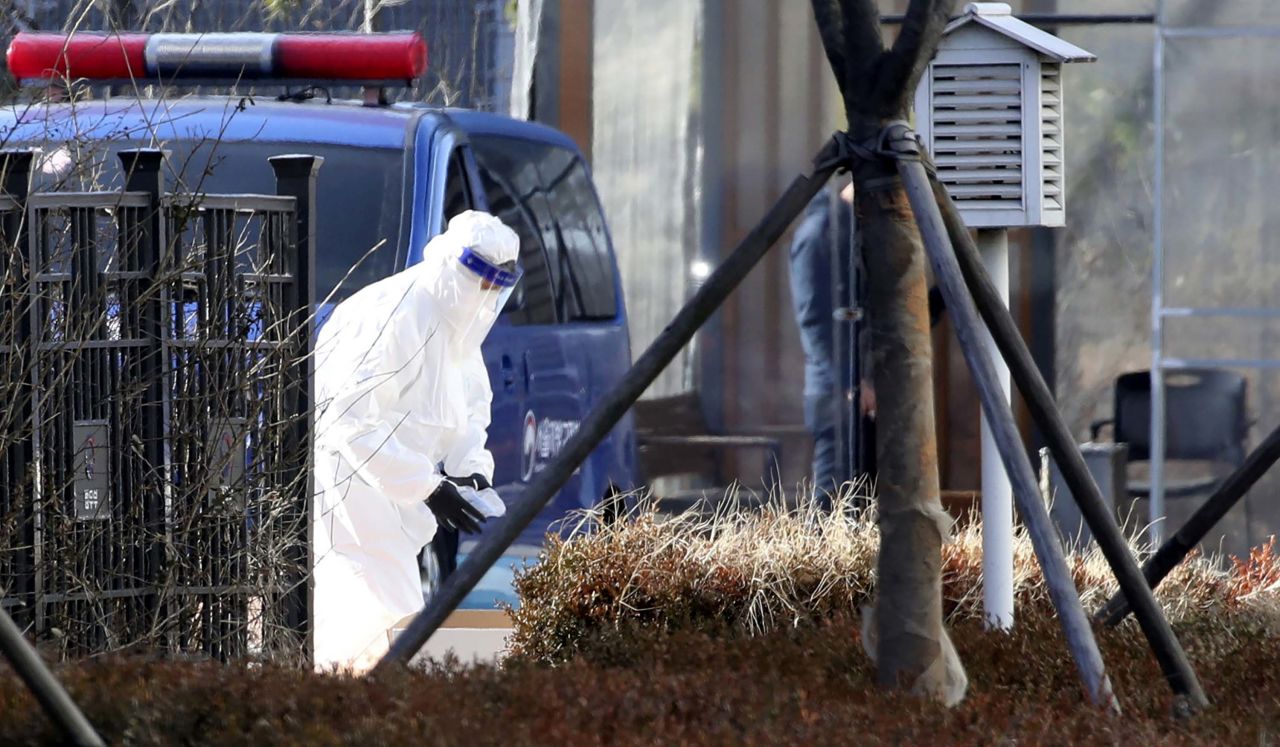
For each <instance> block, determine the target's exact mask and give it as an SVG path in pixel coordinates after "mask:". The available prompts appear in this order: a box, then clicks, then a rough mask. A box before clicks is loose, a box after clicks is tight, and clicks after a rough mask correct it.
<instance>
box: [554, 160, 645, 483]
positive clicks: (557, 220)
mask: <svg viewBox="0 0 1280 747" xmlns="http://www.w3.org/2000/svg"><path fill="white" fill-rule="evenodd" d="M538 169H539V172H540V175H541V178H542V183H543V186H544V188H545V190H546V196H547V205H548V207H549V208H550V210H551V214H552V216H553V217H554V222H553V224H552V225H551V226H550V229H551V230H550V231H549V232H546V233H544V241H545V242H546V243H547V244H549V245H554V246H555V247H556V250H555V251H553V252H552V256H554V257H556V258H557V259H558V261H559V266H560V272H559V278H560V282H561V286H562V289H563V292H562V294H561V296H562V297H561V311H560V313H561V316H562V318H563V319H564V320H565V324H564V325H563V326H562V330H561V333H560V338H561V341H562V344H563V345H564V346H565V348H566V349H567V350H568V351H569V352H570V364H571V366H572V367H573V369H574V370H575V371H576V372H577V375H578V378H577V381H576V385H577V386H578V387H579V390H578V393H577V395H576V396H575V400H576V404H577V407H578V408H579V412H580V413H581V415H580V416H579V417H585V416H586V414H587V413H588V412H590V410H591V409H592V408H593V407H594V406H595V403H596V401H597V400H598V399H600V398H601V397H602V396H603V395H604V394H605V393H606V392H608V391H609V390H610V389H612V388H613V386H614V385H615V384H616V383H617V382H618V380H619V379H621V378H622V376H623V375H624V374H625V373H626V372H627V370H628V368H629V367H630V365H631V350H630V338H629V335H628V331H627V327H626V317H625V314H624V313H623V310H622V293H621V287H620V283H619V279H618V274H617V266H616V264H615V262H614V259H613V251H612V247H611V246H610V242H609V234H608V231H607V229H606V227H605V219H604V213H603V211H602V210H601V207H600V201H599V199H598V198H597V196H596V193H595V189H594V187H592V184H591V177H590V174H589V172H588V171H587V166H586V163H585V162H584V161H583V160H582V157H581V156H580V155H578V154H577V153H575V152H574V151H571V150H569V149H567V148H560V147H547V148H546V150H545V152H544V153H543V155H542V157H541V158H540V159H539V160H538ZM630 430H631V428H630V422H629V421H626V422H624V423H623V424H621V425H620V426H619V427H618V428H617V429H615V431H614V432H613V433H612V434H611V435H610V437H609V438H608V439H607V440H606V441H605V442H604V443H603V444H602V445H601V446H600V447H598V448H597V449H596V450H595V451H594V452H593V453H592V455H591V457H590V458H589V459H588V460H587V462H586V463H585V464H584V465H583V468H582V470H581V480H580V481H579V483H578V484H577V485H576V486H575V487H576V489H577V490H578V503H579V505H581V506H584V507H586V506H594V505H596V504H597V503H598V502H599V501H600V500H601V499H603V498H605V497H606V495H607V493H608V492H609V491H610V490H611V489H612V488H613V487H618V488H621V489H623V490H626V489H630V487H631V477H632V472H633V469H634V465H633V464H631V463H630V460H629V458H628V452H629V447H630V444H629V443H625V441H626V438H625V434H626V433H630Z"/></svg>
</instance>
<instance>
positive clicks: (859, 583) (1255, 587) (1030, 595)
mask: <svg viewBox="0 0 1280 747" xmlns="http://www.w3.org/2000/svg"><path fill="white" fill-rule="evenodd" d="M856 497H857V496H855V495H853V494H849V495H845V496H843V497H842V499H841V500H840V501H839V505H838V506H837V510H836V511H833V512H831V513H824V512H822V511H820V510H818V509H817V507H816V506H815V505H814V504H813V502H812V501H803V502H802V503H801V505H800V506H799V507H795V508H787V507H784V506H781V505H778V504H777V503H774V504H770V505H766V506H765V507H764V508H763V509H762V510H760V511H758V512H733V511H718V512H714V513H712V514H711V515H709V516H707V515H698V514H685V515H682V516H677V517H673V518H668V517H664V516H662V515H660V514H659V513H657V511H656V510H655V507H654V505H653V503H651V502H642V503H641V506H640V507H639V508H638V509H637V510H636V511H635V512H634V513H633V514H632V515H631V516H630V517H628V519H627V520H626V521H622V522H617V523H614V524H605V523H603V522H601V521H600V520H599V517H598V516H597V515H595V514H591V513H587V514H584V515H583V516H581V517H580V518H579V521H580V523H581V529H583V530H584V531H583V532H581V533H579V534H578V535H577V536H575V537H574V538H573V539H569V540H560V539H555V540H553V541H551V543H550V544H549V546H548V548H547V549H546V551H545V552H544V554H543V557H542V559H541V562H540V563H538V564H536V565H532V566H530V567H527V568H525V569H524V570H523V571H521V572H520V573H519V574H518V576H517V580H516V588H517V590H518V592H519V593H520V596H521V599H522V606H521V607H520V608H519V609H517V610H513V611H512V614H513V616H514V619H515V633H514V636H513V638H512V643H511V653H512V654H513V655H514V656H516V657H518V658H522V659H530V660H534V661H541V662H545V663H556V662H560V661H564V660H566V659H567V658H570V657H572V656H573V655H574V654H575V653H577V652H578V651H579V646H578V642H580V641H584V640H589V639H595V638H597V637H598V636H599V635H600V634H602V633H607V631H608V630H609V629H610V628H614V629H617V628H619V627H620V626H623V625H629V624H632V623H638V624H642V625H645V626H649V627H652V628H655V629H657V630H663V631H673V630H679V629H686V628H688V629H693V630H710V629H713V628H721V627H726V626H727V627H728V628H730V629H734V630H738V631H741V632H744V633H747V634H752V635H759V634H764V633H769V632H772V631H778V630H785V629H790V628H797V627H803V626H811V625H814V624H816V623H819V622H822V621H826V620H830V619H833V618H835V617H840V616H856V615H857V612H858V610H859V609H860V608H861V606H862V605H863V604H865V603H866V602H868V601H869V600H870V599H871V596H872V594H873V593H874V589H875V563H876V554H877V551H878V547H879V532H878V530H877V529H876V526H875V515H874V513H873V512H870V511H863V512H858V511H855V510H854V509H853V508H852V507H853V506H854V505H856V504H857V500H856ZM733 503H734V501H732V500H730V501H726V504H729V505H732V504H733ZM1135 551H1136V549H1135ZM1069 562H1070V564H1071V567H1072V569H1073V571H1074V575H1075V580H1076V586H1077V588H1078V589H1079V590H1080V594H1081V597H1082V601H1083V603H1084V605H1085V608H1086V609H1096V608H1098V607H1099V606H1101V605H1102V603H1103V602H1104V601H1106V600H1107V599H1108V598H1110V597H1111V595H1112V594H1113V593H1114V592H1115V591H1116V584H1115V581H1114V579H1113V578H1112V577H1111V573H1110V570H1109V568H1108V566H1107V563H1106V561H1105V560H1104V559H1103V557H1102V555H1101V553H1100V552H1098V551H1097V550H1096V549H1095V550H1093V551H1090V552H1088V553H1085V554H1075V555H1071V556H1070V557H1069ZM1014 564H1015V566H1014V584H1015V587H1014V588H1015V593H1016V597H1017V607H1018V609H1019V614H1020V615H1051V614H1052V606H1051V603H1050V599H1049V595H1048V590H1047V588H1046V586H1045V583H1044V577H1043V575H1042V574H1041V572H1040V568H1039V565H1038V564H1037V562H1036V559H1035V554H1034V552H1033V550H1032V547H1031V542H1030V539H1029V538H1028V537H1027V534H1026V531H1025V530H1024V529H1022V528H1019V529H1018V531H1017V535H1016V536H1015V539H1014ZM1278 582H1280V559H1278V558H1277V556H1276V555H1275V548H1274V542H1273V543H1271V544H1269V545H1267V546H1265V547H1263V548H1260V549H1258V550H1256V551H1255V552H1254V554H1253V555H1252V556H1251V557H1250V558H1249V559H1248V560H1245V561H1235V563H1234V566H1233V567H1232V568H1230V569H1229V570H1220V564H1216V563H1214V562H1212V561H1211V560H1209V559H1206V558H1203V557H1199V556H1193V557H1192V558H1191V559H1189V560H1188V561H1187V562H1186V563H1184V564H1183V565H1182V566H1180V567H1179V568H1178V569H1177V570H1175V571H1174V572H1173V573H1172V574H1171V575H1170V576H1169V577H1168V578H1167V579H1166V580H1165V581H1164V583H1163V584H1161V586H1160V588H1159V590H1158V592H1157V598H1158V599H1159V601H1160V602H1161V604H1162V605H1163V607H1164V609H1165V613H1166V614H1167V615H1168V616H1169V618H1170V621H1171V622H1172V623H1174V624H1175V625H1179V626H1183V627H1202V626H1209V627H1218V628H1221V629H1224V630H1225V629H1227V628H1230V627H1238V626H1240V625H1242V624H1248V625H1250V626H1254V627H1256V626H1258V625H1261V626H1264V627H1266V628H1269V629H1280V625H1277V624H1276V621H1278V620H1280V602H1277V597H1280V585H1278ZM943 595H944V600H945V607H944V609H945V611H946V614H947V622H948V624H949V625H955V624H958V623H961V622H963V621H971V620H981V619H982V617H983V613H982V528H981V523H980V521H978V520H977V519H976V518H974V519H973V520H971V521H968V522H967V523H965V524H964V525H963V527H962V528H961V529H959V530H958V531H957V532H956V533H955V534H954V536H953V537H952V541H951V542H950V543H948V544H947V545H945V546H944V547H943Z"/></svg>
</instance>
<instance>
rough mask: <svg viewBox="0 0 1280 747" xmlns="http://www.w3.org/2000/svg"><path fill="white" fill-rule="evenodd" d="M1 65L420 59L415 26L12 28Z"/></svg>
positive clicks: (189, 73)
mask: <svg viewBox="0 0 1280 747" xmlns="http://www.w3.org/2000/svg"><path fill="white" fill-rule="evenodd" d="M8 62H9V72H10V73H12V74H13V76H14V77H15V78H17V79H18V80H20V81H23V82H49V81H52V80H64V79H72V80H74V79H85V80H93V81H129V80H139V81H142V82H150V81H154V80H156V79H160V80H164V81H171V80H206V81H207V80H232V81H234V80H239V79H246V80H295V81H296V80H307V81H349V82H356V81H359V82H362V83H372V82H389V81H405V82H407V81H411V80H413V79H414V78H417V77H419V76H421V75H422V73H423V71H424V70H425V69H426V66H427V45H426V42H424V41H423V40H422V36H421V35H420V34H418V33H417V32H412V33H410V32H403V33H389V34H341V33H337V34H253V33H243V34H85V33H77V34H70V35H65V34H45V33H32V32H26V31H23V32H20V33H18V34H17V35H16V36H14V37H13V41H12V42H11V43H10V44H9V52H8Z"/></svg>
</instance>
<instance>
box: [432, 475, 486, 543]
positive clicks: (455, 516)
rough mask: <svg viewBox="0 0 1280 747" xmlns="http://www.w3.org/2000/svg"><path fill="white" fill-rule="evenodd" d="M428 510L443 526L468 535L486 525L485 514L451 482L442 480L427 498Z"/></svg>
mask: <svg viewBox="0 0 1280 747" xmlns="http://www.w3.org/2000/svg"><path fill="white" fill-rule="evenodd" d="M427 508H429V509H431V513H433V514H435V515H436V519H438V520H439V521H440V523H441V524H443V525H444V526H446V527H448V528H450V529H457V530H458V531H460V532H466V533H467V534H476V533H478V532H479V531H480V525H481V524H482V523H484V520H485V517H484V514H482V513H480V511H479V510H477V509H476V508H475V507H474V506H472V505H471V504H470V503H468V502H467V499H466V498H463V497H462V496H461V495H460V494H459V493H458V486H457V485H455V484H453V483H452V482H450V481H449V480H441V481H440V487H438V488H436V492H434V493H432V494H431V496H430V497H429V498H427Z"/></svg>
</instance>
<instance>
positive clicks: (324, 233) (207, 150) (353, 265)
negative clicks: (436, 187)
mask: <svg viewBox="0 0 1280 747" xmlns="http://www.w3.org/2000/svg"><path fill="white" fill-rule="evenodd" d="M48 147H49V146H47V145H46V146H45V148H46V152H48V150H47V149H48ZM130 147H138V145H137V144H135V143H125V142H114V143H111V144H110V145H109V146H108V147H106V148H95V149H94V151H95V153H94V155H93V156H92V157H86V156H85V155H84V154H83V151H81V153H80V154H79V155H76V156H74V157H72V158H71V160H72V161H74V162H75V163H76V164H77V165H76V166H73V167H71V168H70V170H69V172H63V173H50V171H51V169H48V168H43V169H39V170H37V174H38V176H37V189H43V190H49V189H58V190H86V189H119V188H120V187H121V185H122V177H121V174H120V168H119V160H118V159H117V156H116V153H117V152H118V151H120V150H122V149H124V148H130ZM162 147H163V148H164V149H165V150H167V151H169V157H168V158H167V159H166V162H167V165H168V170H167V172H166V174H165V184H166V185H167V188H168V189H169V190H170V191H174V192H180V193H187V194H192V193H203V194H275V191H276V183H275V176H274V173H273V172H272V170H271V164H270V163H268V162H267V158H269V157H270V156H276V155H282V154H286V153H305V154H308V155H316V156H321V157H323V158H324V164H323V165H322V166H321V167H320V170H319V171H318V172H317V179H316V233H317V240H316V270H315V278H316V302H317V303H324V302H325V301H326V299H327V300H329V301H331V302H337V301H340V300H342V299H343V298H346V297H347V296H349V295H351V294H352V293H354V292H356V291H357V290H359V289H360V288H363V287H364V286H366V285H368V284H369V283H372V282H374V281H375V280H379V279H381V278H384V277H386V276H387V275H390V274H391V273H393V272H395V270H396V268H397V267H398V266H399V263H400V262H401V258H403V257H404V251H403V249H404V245H405V244H407V242H408V235H409V217H410V216H409V214H408V212H409V211H408V207H409V206H408V203H407V196H406V184H407V182H408V181H409V180H408V178H407V176H406V173H405V165H404V160H405V157H404V152H403V151H402V150H399V149H393V148H365V147H352V146H343V145H333V144H316V143H281V142H270V143H255V142H247V141H224V142H212V141H205V142H199V143H194V142H191V141H186V142H175V141H171V142H166V143H164V145H163V146H162ZM80 148H83V145H81V146H78V148H77V149H80ZM41 171H43V172H44V173H40V172H41ZM52 171H55V172H56V171H57V169H52Z"/></svg>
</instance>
